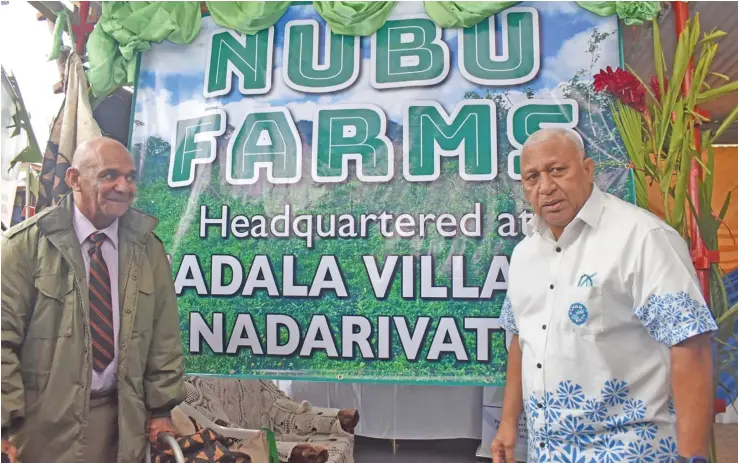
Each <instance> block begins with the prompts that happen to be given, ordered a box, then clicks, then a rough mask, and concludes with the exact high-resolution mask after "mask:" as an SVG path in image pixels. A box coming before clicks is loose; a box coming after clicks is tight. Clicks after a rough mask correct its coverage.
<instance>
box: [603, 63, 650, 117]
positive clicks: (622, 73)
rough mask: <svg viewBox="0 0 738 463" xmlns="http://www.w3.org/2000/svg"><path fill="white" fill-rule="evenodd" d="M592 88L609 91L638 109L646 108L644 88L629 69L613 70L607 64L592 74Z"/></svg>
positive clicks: (643, 109)
mask: <svg viewBox="0 0 738 463" xmlns="http://www.w3.org/2000/svg"><path fill="white" fill-rule="evenodd" d="M594 89H595V91H596V92H603V91H607V92H610V93H612V94H613V95H615V97H616V98H617V99H618V100H620V101H621V102H622V103H624V104H626V105H628V106H631V107H633V108H635V109H637V110H638V111H641V112H643V111H645V110H646V89H645V88H644V87H643V85H642V84H641V82H640V81H639V80H638V79H637V78H636V76H634V75H633V73H631V72H630V71H626V70H625V69H620V68H618V69H616V70H615V71H613V70H612V68H611V67H610V66H608V67H607V69H602V70H600V72H599V73H598V74H596V75H595V76H594Z"/></svg>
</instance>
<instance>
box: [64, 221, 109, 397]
mask: <svg viewBox="0 0 738 463" xmlns="http://www.w3.org/2000/svg"><path fill="white" fill-rule="evenodd" d="M73 224H74V231H75V233H76V235H77V239H78V240H79V244H80V246H81V247H82V259H84V262H85V271H86V272H87V275H86V277H87V281H89V280H90V254H89V250H90V248H91V247H92V246H93V244H92V241H90V240H89V237H90V235H92V234H93V233H95V232H100V233H104V234H105V235H106V236H107V239H106V240H105V242H104V243H103V245H102V254H103V259H105V264H106V265H107V266H108V273H109V274H110V295H111V298H112V301H111V303H112V304H111V305H112V307H113V331H114V334H115V339H114V341H115V354H114V357H113V360H112V361H111V362H110V364H109V365H108V366H107V367H106V368H105V370H103V371H102V372H99V373H98V372H96V371H95V370H94V369H93V370H92V389H91V390H92V392H97V393H99V392H105V391H110V390H113V389H115V387H116V383H117V380H118V331H119V329H120V313H119V309H118V305H119V302H120V300H119V299H118V220H116V221H115V222H113V223H112V224H111V225H110V226H109V227H108V228H106V229H104V230H98V229H96V228H95V226H94V225H93V224H92V222H90V221H89V219H88V218H87V217H85V216H84V214H82V212H80V210H79V209H77V206H74V218H73Z"/></svg>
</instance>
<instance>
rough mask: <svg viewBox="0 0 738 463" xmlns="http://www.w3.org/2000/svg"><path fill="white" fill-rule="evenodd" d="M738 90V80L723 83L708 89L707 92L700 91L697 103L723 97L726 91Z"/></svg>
mask: <svg viewBox="0 0 738 463" xmlns="http://www.w3.org/2000/svg"><path fill="white" fill-rule="evenodd" d="M736 90H738V81H735V82H731V83H729V84H725V85H722V86H720V87H718V88H713V89H712V90H708V91H706V92H700V94H699V95H698V96H697V103H706V102H708V101H710V100H714V99H715V98H718V97H721V96H723V95H725V94H726V93H730V92H735V91H736Z"/></svg>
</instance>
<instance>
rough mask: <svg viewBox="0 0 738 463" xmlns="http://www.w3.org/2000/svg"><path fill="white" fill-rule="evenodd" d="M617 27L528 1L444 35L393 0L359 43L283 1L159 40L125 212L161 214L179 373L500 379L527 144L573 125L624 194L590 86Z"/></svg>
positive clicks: (604, 113) (614, 141) (613, 55)
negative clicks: (277, 13) (256, 15)
mask: <svg viewBox="0 0 738 463" xmlns="http://www.w3.org/2000/svg"><path fill="white" fill-rule="evenodd" d="M617 27H618V26H617V20H616V19H614V18H601V17H599V16H596V15H594V14H591V13H589V12H587V11H585V10H583V9H581V8H579V7H577V6H576V5H574V4H573V3H571V4H570V3H523V4H521V5H519V6H517V7H514V8H510V9H508V10H505V11H504V12H502V13H500V14H498V15H495V16H493V17H491V18H490V19H489V20H488V21H483V22H481V23H479V24H477V25H475V26H473V27H470V28H467V29H458V30H457V29H446V30H444V29H441V28H439V27H437V26H436V25H435V23H434V22H433V21H432V20H430V19H429V18H428V17H427V16H426V14H425V12H424V10H423V6H422V3H421V2H400V3H399V4H398V5H397V7H396V8H395V9H394V10H393V12H392V15H391V16H390V18H389V20H388V21H387V22H386V23H385V25H384V26H383V27H382V28H381V29H379V30H378V31H377V32H376V33H375V34H374V35H373V36H371V37H364V38H360V37H350V36H342V35H336V34H333V33H332V32H331V31H330V28H329V27H327V26H326V24H325V22H324V21H323V20H322V19H321V18H320V16H319V15H318V14H317V12H316V11H315V10H314V8H313V6H312V5H295V6H292V7H290V8H289V10H288V11H287V12H286V14H285V15H284V16H283V17H282V19H280V21H279V22H277V24H276V25H275V26H274V27H272V28H269V29H266V30H263V31H261V32H258V33H256V34H254V35H241V34H239V33H237V32H234V31H230V30H226V29H223V28H220V27H218V26H217V25H215V24H214V22H213V21H212V19H211V18H209V17H204V18H203V28H202V33H201V34H200V35H199V36H198V38H197V39H196V40H195V41H194V42H193V43H192V44H190V45H175V44H172V43H161V44H156V45H154V46H153V48H152V50H151V51H150V52H147V53H146V54H144V55H143V57H142V59H141V63H140V65H139V73H138V81H137V85H136V98H135V104H136V107H135V114H134V118H133V119H134V120H133V126H132V140H131V150H132V152H133V153H134V155H135V156H136V157H137V160H138V161H137V162H138V165H139V168H140V183H139V189H138V200H137V203H136V206H137V207H139V208H141V209H143V210H144V211H146V212H149V213H151V214H153V215H155V216H157V217H158V218H159V219H160V224H159V226H158V228H157V230H156V232H157V234H158V235H159V236H160V237H161V239H162V240H163V241H164V243H165V245H166V247H167V251H168V252H169V253H170V256H171V262H172V270H173V275H174V278H175V285H176V289H177V294H178V297H179V310H180V317H181V326H182V333H183V335H182V336H183V338H182V342H183V344H184V346H185V353H186V360H187V371H188V373H193V374H216V375H231V376H239V377H272V378H276V377H281V378H301V379H316V380H331V381H336V380H338V381H340V380H346V381H374V382H381V381H389V382H407V383H443V384H482V385H495V384H496V385H499V384H502V383H503V382H504V374H505V364H506V353H507V350H506V345H507V342H508V341H509V339H506V334H505V333H504V331H503V330H502V329H501V327H500V320H499V314H500V308H501V305H502V301H503V299H504V296H505V290H506V288H507V274H508V265H509V258H510V255H511V253H512V250H513V248H514V247H515V245H516V244H517V243H518V242H519V241H520V240H521V239H522V238H523V237H524V235H525V232H526V229H527V224H528V222H529V220H530V219H531V218H532V217H533V214H532V211H530V209H529V206H528V205H527V204H526V202H525V199H524V198H523V194H522V189H521V187H520V182H519V180H520V173H519V156H520V149H521V147H522V145H523V143H524V142H525V140H526V139H527V137H528V136H529V135H530V134H531V133H533V132H535V131H536V130H538V129H540V128H541V127H552V126H556V127H566V128H574V129H576V130H577V132H578V133H579V134H580V135H581V137H582V139H583V140H584V142H585V145H586V147H587V151H588V153H589V155H590V156H591V157H592V158H593V159H594V160H595V161H596V164H597V172H596V175H597V183H598V185H599V186H600V187H601V188H602V189H604V190H606V191H609V192H610V193H613V194H615V195H618V196H619V197H622V198H626V199H628V200H632V191H631V185H632V180H631V177H630V174H629V170H628V167H627V164H626V156H625V152H624V150H623V148H622V144H621V141H620V139H619V137H618V136H617V135H616V131H615V126H614V123H613V120H612V116H611V114H610V111H609V101H608V100H606V99H605V97H603V96H601V95H599V94H595V93H594V92H593V90H592V75H593V74H595V73H597V72H598V71H599V69H600V68H601V67H605V66H608V65H611V66H617V65H618V62H619V39H618V29H617Z"/></svg>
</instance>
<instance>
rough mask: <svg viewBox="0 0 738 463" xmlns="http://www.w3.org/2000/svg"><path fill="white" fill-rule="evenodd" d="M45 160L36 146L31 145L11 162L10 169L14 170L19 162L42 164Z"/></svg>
mask: <svg viewBox="0 0 738 463" xmlns="http://www.w3.org/2000/svg"><path fill="white" fill-rule="evenodd" d="M43 159H44V158H43V156H42V155H41V152H40V151H39V150H38V149H36V148H35V147H34V146H32V145H29V146H26V147H25V148H23V150H22V151H21V152H20V153H18V155H17V156H16V157H14V158H13V159H12V160H11V161H10V168H11V169H12V168H13V167H14V166H15V165H16V164H18V163H19V162H41V161H43Z"/></svg>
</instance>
